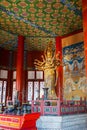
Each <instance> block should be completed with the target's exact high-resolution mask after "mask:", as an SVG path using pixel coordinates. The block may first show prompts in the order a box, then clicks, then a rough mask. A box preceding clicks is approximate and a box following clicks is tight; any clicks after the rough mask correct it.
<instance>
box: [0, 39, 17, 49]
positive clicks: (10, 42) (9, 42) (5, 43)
mask: <svg viewBox="0 0 87 130" xmlns="http://www.w3.org/2000/svg"><path fill="white" fill-rule="evenodd" d="M12 42H15V43H17V39H12V40H9V41H6V42H4V43H3V44H1V47H4V46H6V45H9V44H12Z"/></svg>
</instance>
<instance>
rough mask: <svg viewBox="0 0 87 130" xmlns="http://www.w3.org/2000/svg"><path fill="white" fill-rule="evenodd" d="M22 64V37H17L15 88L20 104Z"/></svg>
mask: <svg viewBox="0 0 87 130" xmlns="http://www.w3.org/2000/svg"><path fill="white" fill-rule="evenodd" d="M23 63H24V37H23V36H18V50H17V77H16V86H17V92H18V99H19V101H20V102H22V89H23V67H24V64H23Z"/></svg>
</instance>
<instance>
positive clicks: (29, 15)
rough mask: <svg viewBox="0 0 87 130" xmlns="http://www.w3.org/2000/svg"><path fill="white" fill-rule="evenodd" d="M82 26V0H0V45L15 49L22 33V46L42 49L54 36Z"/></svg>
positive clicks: (62, 34) (28, 48)
mask: <svg viewBox="0 0 87 130" xmlns="http://www.w3.org/2000/svg"><path fill="white" fill-rule="evenodd" d="M82 28H83V27H82V3H81V0H72V1H71V0H22V1H21V0H0V39H1V40H0V47H5V48H7V49H9V50H14V49H16V48H17V36H18V35H23V36H25V49H27V50H43V49H44V48H45V46H46V44H47V43H48V42H49V41H50V40H52V41H53V44H54V45H55V40H54V39H55V37H56V36H64V35H66V34H69V33H71V32H73V31H77V30H79V29H82ZM3 34H4V35H3Z"/></svg>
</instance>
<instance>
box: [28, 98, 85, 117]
mask: <svg viewBox="0 0 87 130" xmlns="http://www.w3.org/2000/svg"><path fill="white" fill-rule="evenodd" d="M30 102H31V112H32V113H33V112H40V113H41V115H57V116H60V115H65V114H78V113H87V102H86V99H84V100H79V101H72V100H69V101H60V100H59V99H58V100H32V101H30Z"/></svg>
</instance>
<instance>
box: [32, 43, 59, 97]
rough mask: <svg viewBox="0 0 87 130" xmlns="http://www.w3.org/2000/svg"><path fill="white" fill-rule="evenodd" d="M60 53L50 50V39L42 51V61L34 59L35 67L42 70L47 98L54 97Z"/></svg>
mask: <svg viewBox="0 0 87 130" xmlns="http://www.w3.org/2000/svg"><path fill="white" fill-rule="evenodd" d="M59 57H60V53H57V54H56V53H55V52H54V51H53V50H52V41H50V42H49V44H48V46H47V48H46V50H45V51H44V55H42V56H41V58H42V61H39V60H37V59H35V62H34V64H35V68H36V69H37V70H43V71H44V82H45V87H46V88H49V90H48V98H49V99H50V98H51V99H55V98H57V97H56V93H55V87H56V85H57V79H58V71H57V67H58V66H60V64H61V61H60V58H59Z"/></svg>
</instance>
